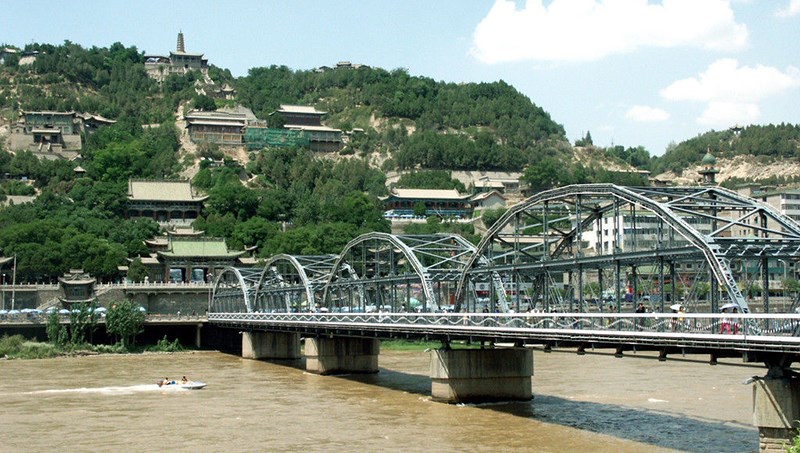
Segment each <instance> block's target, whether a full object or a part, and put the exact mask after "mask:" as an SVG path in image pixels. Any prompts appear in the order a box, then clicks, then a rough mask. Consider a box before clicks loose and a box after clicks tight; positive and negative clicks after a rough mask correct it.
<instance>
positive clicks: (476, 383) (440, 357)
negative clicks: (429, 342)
mask: <svg viewBox="0 0 800 453" xmlns="http://www.w3.org/2000/svg"><path fill="white" fill-rule="evenodd" d="M531 376H533V352H532V351H531V350H530V349H526V348H497V349H438V350H435V351H432V353H431V397H432V398H433V400H435V401H442V402H446V403H465V402H485V401H507V400H521V401H527V400H530V399H531V398H532V397H533V392H532V389H531Z"/></svg>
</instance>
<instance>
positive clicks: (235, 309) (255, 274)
mask: <svg viewBox="0 0 800 453" xmlns="http://www.w3.org/2000/svg"><path fill="white" fill-rule="evenodd" d="M260 276H261V271H260V269H252V268H236V267H232V266H226V267H224V268H223V269H222V271H221V272H220V273H219V275H218V276H217V278H216V279H215V280H214V289H213V292H212V295H211V301H210V306H209V308H208V311H209V312H210V313H250V312H252V311H253V305H252V304H253V300H254V296H255V293H256V287H257V284H258V281H259V279H260Z"/></svg>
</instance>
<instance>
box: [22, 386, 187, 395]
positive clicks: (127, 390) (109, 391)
mask: <svg viewBox="0 0 800 453" xmlns="http://www.w3.org/2000/svg"><path fill="white" fill-rule="evenodd" d="M187 390H188V389H186V388H183V387H181V386H178V385H165V386H161V387H159V386H158V385H157V384H139V385H128V386H124V387H81V388H73V389H48V390H34V391H32V392H24V394H25V395H58V394H70V393H76V394H81V393H86V394H93V393H94V394H103V395H130V394H134V393H142V392H184V391H187Z"/></svg>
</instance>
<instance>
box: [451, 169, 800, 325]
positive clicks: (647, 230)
mask: <svg viewBox="0 0 800 453" xmlns="http://www.w3.org/2000/svg"><path fill="white" fill-rule="evenodd" d="M798 256H800V226H798V224H797V223H796V222H794V221H793V220H791V219H789V218H787V217H785V216H783V215H781V214H780V213H779V212H777V211H776V210H774V209H773V208H772V207H770V206H768V205H766V204H763V203H760V202H757V201H755V200H753V199H751V198H748V197H745V196H742V195H739V194H737V193H736V192H732V191H730V190H726V189H723V188H719V187H702V186H698V187H670V188H652V187H621V186H617V185H613V184H585V185H571V186H565V187H561V188H557V189H552V190H548V191H544V192H541V193H539V194H537V195H535V196H533V197H531V198H528V199H527V200H525V201H524V202H522V203H520V204H518V205H516V206H513V207H512V208H510V209H509V210H508V211H507V212H506V213H505V214H504V215H503V216H502V217H501V218H500V219H499V220H498V221H497V222H496V223H495V225H494V226H492V228H490V229H489V231H487V233H486V234H485V235H484V237H483V238H482V240H481V242H480V243H479V244H478V246H477V252H476V253H475V254H474V255H473V256H472V257H471V258H470V260H469V262H468V263H467V264H466V267H465V271H464V274H463V275H462V276H461V278H460V280H459V284H458V290H457V307H456V308H457V309H459V310H466V311H475V310H474V308H475V302H474V301H472V300H470V297H469V296H470V294H469V292H468V291H467V286H468V282H469V281H470V280H476V281H488V280H490V279H491V275H492V273H497V274H499V275H500V276H501V279H502V280H503V282H504V285H505V286H506V288H507V291H508V292H509V293H510V294H511V299H512V304H515V305H516V306H517V308H518V309H526V308H528V307H530V306H533V307H538V308H542V309H545V310H553V309H558V310H569V311H574V310H579V311H585V310H586V309H587V308H588V307H587V304H591V303H596V304H597V306H598V309H600V310H603V311H604V310H606V308H605V306H606V304H608V303H609V302H610V305H611V309H612V310H615V311H621V309H622V306H623V305H625V304H626V303H633V302H634V301H646V302H647V303H648V304H650V306H651V307H650V308H652V309H654V310H661V311H663V310H664V309H665V306H666V307H668V306H669V305H670V304H673V303H678V301H682V302H681V304H684V303H685V304H688V305H693V307H692V308H695V309H699V310H703V309H707V310H711V311H717V310H718V309H719V304H720V302H729V303H733V304H736V305H738V306H739V307H741V308H742V311H745V312H746V311H749V306H748V300H747V299H748V298H747V297H746V293H753V292H754V290H755V289H756V288H757V287H758V286H759V285H760V287H761V288H770V285H769V282H770V279H769V275H770V272H769V269H770V266H771V265H773V264H775V263H777V262H780V261H782V262H783V263H784V266H788V263H790V262H793V261H796V260H797V259H798ZM759 278H760V279H761V281H760V282H758V280H759ZM740 285H741V288H740ZM743 290H744V291H745V293H743V292H742V291H743ZM645 295H646V296H647V297H646V298H645V297H644V296H645ZM761 296H762V298H763V300H764V309H765V310H766V311H768V310H769V290H767V291H761ZM604 301H605V303H604Z"/></svg>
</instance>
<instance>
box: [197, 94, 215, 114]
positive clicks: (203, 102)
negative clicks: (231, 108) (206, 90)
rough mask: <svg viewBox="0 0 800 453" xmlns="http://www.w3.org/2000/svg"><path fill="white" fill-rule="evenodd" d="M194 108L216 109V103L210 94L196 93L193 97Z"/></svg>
mask: <svg viewBox="0 0 800 453" xmlns="http://www.w3.org/2000/svg"><path fill="white" fill-rule="evenodd" d="M194 108H196V109H197V110H205V111H207V112H211V111H214V110H217V104H216V102H214V99H212V98H211V97H210V96H207V95H205V94H198V95H197V96H195V97H194Z"/></svg>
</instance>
